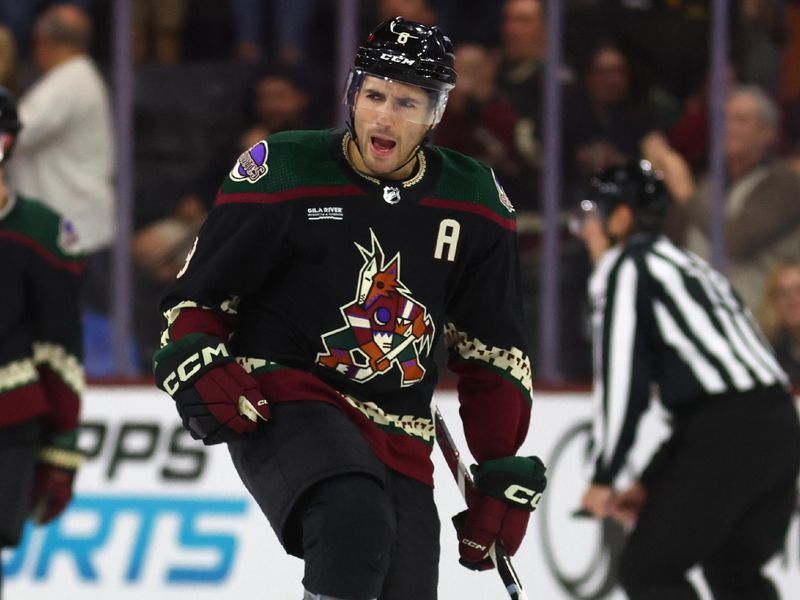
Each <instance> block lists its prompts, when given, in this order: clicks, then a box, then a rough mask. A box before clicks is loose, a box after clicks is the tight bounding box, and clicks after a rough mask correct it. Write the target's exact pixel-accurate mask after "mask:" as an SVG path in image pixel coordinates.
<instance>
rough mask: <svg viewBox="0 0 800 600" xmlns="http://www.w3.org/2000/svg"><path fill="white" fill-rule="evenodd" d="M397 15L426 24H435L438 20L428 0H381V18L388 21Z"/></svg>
mask: <svg viewBox="0 0 800 600" xmlns="http://www.w3.org/2000/svg"><path fill="white" fill-rule="evenodd" d="M397 16H400V17H404V18H406V19H408V20H409V21H416V22H418V23H423V24H425V25H435V24H436V21H437V19H436V13H435V12H434V10H433V9H432V8H431V6H430V5H429V4H428V1H427V0H381V2H380V7H379V17H380V20H381V21H388V20H389V19H391V18H393V17H397Z"/></svg>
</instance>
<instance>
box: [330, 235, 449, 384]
mask: <svg viewBox="0 0 800 600" xmlns="http://www.w3.org/2000/svg"><path fill="white" fill-rule="evenodd" d="M370 236H371V238H372V250H370V251H367V249H366V248H363V247H362V246H360V245H359V244H356V248H358V250H359V252H361V256H362V257H363V258H364V266H363V267H361V271H360V272H359V274H358V291H357V292H356V298H355V300H353V301H352V302H350V303H349V304H345V305H344V306H341V307H340V308H339V310H340V312H341V313H342V317H344V320H345V323H346V325H345V326H344V327H341V328H340V329H336V330H334V331H331V332H328V333H326V334H323V336H322V343H323V345H324V346H325V352H320V353H319V354H317V363H319V364H320V365H323V366H325V367H329V368H331V369H336V370H337V371H339V372H340V373H343V374H345V375H347V376H348V377H349V378H351V379H353V380H355V381H358V382H364V381H369V380H370V379H372V378H373V377H375V376H376V375H383V374H386V373H387V372H388V371H389V370H391V368H392V367H393V366H394V365H397V366H398V367H399V368H400V385H401V386H403V387H407V386H410V385H413V384H415V383H417V382H419V381H421V380H422V378H423V377H424V376H425V368H424V367H423V366H422V365H421V364H420V360H419V357H420V353H422V352H424V353H425V356H427V355H429V354H430V352H431V345H432V343H433V336H434V331H435V329H434V325H433V320H432V319H431V317H430V316H429V315H428V311H427V309H426V308H425V307H424V306H422V305H421V304H420V303H419V302H416V301H415V300H414V299H413V298H412V297H411V295H410V294H411V292H410V291H409V290H408V289H407V288H406V287H405V286H404V285H403V283H402V282H401V281H400V254H399V253H398V254H395V256H394V258H392V260H391V261H389V262H388V263H387V262H386V260H385V258H384V254H383V249H382V248H381V245H380V243H379V242H378V239H377V238H376V237H375V233H374V232H373V231H372V230H371V229H370Z"/></svg>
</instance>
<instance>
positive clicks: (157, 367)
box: [153, 333, 270, 445]
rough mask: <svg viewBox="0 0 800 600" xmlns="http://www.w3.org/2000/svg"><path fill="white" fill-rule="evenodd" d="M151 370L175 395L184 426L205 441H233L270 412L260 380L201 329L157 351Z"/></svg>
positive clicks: (173, 395) (209, 442) (170, 393)
mask: <svg viewBox="0 0 800 600" xmlns="http://www.w3.org/2000/svg"><path fill="white" fill-rule="evenodd" d="M153 371H154V373H155V377H156V383H157V384H158V387H160V388H161V389H163V390H164V391H165V392H167V393H168V394H169V395H170V396H172V399H173V400H175V407H176V408H177V409H178V414H179V415H180V416H181V420H182V421H183V426H184V427H185V428H186V429H187V430H189V433H190V434H191V435H192V437H193V438H194V439H196V440H203V443H204V444H206V445H211V444H219V443H221V442H229V441H232V440H234V439H236V438H237V437H238V436H239V435H241V434H244V433H250V432H252V431H254V430H255V428H256V421H257V420H258V419H259V418H261V419H264V420H267V419H269V417H270V409H269V405H268V404H267V401H266V400H265V399H264V395H263V394H262V393H261V390H259V388H258V382H257V381H256V380H255V379H253V377H251V376H250V375H249V374H248V373H247V372H246V371H245V370H244V369H243V368H242V367H241V366H239V365H238V364H237V363H236V362H235V361H234V360H233V358H232V357H231V356H230V354H229V352H228V349H227V347H226V346H225V343H224V342H223V341H222V340H221V339H220V338H217V337H214V336H211V335H206V334H199V333H198V334H191V335H188V336H186V337H185V338H182V339H180V340H178V341H176V342H172V343H170V344H168V345H167V346H165V347H164V348H162V349H161V350H159V351H158V352H156V355H155V356H154V358H153Z"/></svg>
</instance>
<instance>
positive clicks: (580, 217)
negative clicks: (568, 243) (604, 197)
mask: <svg viewBox="0 0 800 600" xmlns="http://www.w3.org/2000/svg"><path fill="white" fill-rule="evenodd" d="M604 218H605V216H604V215H603V212H602V211H601V210H600V207H599V206H598V205H597V203H596V202H592V201H591V200H581V201H580V204H578V206H576V207H575V208H574V209H573V210H572V213H571V214H570V216H569V231H570V233H571V234H572V235H574V236H576V237H579V236H580V235H581V232H582V231H583V226H584V224H585V223H586V221H589V220H592V219H596V220H598V221H602V220H603V219H604Z"/></svg>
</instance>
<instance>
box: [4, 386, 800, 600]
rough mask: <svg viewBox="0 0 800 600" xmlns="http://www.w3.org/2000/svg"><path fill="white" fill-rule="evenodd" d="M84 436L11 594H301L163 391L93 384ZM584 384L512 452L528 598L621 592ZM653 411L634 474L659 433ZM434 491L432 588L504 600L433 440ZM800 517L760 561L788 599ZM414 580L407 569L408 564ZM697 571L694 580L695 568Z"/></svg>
mask: <svg viewBox="0 0 800 600" xmlns="http://www.w3.org/2000/svg"><path fill="white" fill-rule="evenodd" d="M435 401H436V402H437V403H438V405H439V407H440V408H441V410H442V412H443V413H444V416H445V418H446V420H447V421H448V423H449V425H450V428H451V430H452V432H453V436H454V438H455V441H456V443H457V444H458V445H459V446H460V447H461V449H462V451H463V452H465V453H466V452H467V448H466V444H465V442H464V437H463V433H462V431H461V427H460V421H459V419H458V403H457V400H456V397H455V394H454V393H453V392H449V391H442V392H439V393H437V395H436V397H435ZM83 415H84V416H83V429H82V432H81V438H80V444H81V447H82V448H83V449H84V450H85V451H86V452H87V454H88V457H89V458H88V460H87V463H86V464H85V466H84V467H83V469H82V470H81V472H80V474H79V477H78V480H77V486H76V498H75V500H74V502H73V503H72V505H71V506H70V508H69V509H68V510H67V511H66V513H65V514H64V515H63V517H62V518H60V519H59V520H57V521H55V522H54V523H52V524H51V525H49V526H46V527H41V528H34V527H31V526H28V527H27V528H26V531H25V536H24V539H23V541H22V543H21V544H20V546H19V547H18V548H17V549H15V550H13V551H10V550H7V551H5V552H4V555H3V562H4V565H5V588H6V589H5V595H4V598H7V600H34V599H36V600H39V599H41V598H63V599H67V600H70V599H73V598H75V599H80V600H93V599H98V600H100V599H102V600H107V599H109V598H113V599H114V600H128V599H131V600H132V599H134V598H136V599H137V600H141V599H142V598H152V599H154V600H155V599H158V600H179V599H186V600H189V599H191V600H204V599H209V600H210V599H212V598H213V599H214V600H219V599H220V598H248V599H253V600H255V599H258V600H299V599H300V598H301V597H302V587H301V583H300V582H301V578H302V563H301V561H299V560H298V559H295V558H292V557H288V556H286V555H285V554H284V553H283V551H282V549H281V548H280V547H279V546H278V544H277V542H276V541H275V539H274V535H273V533H272V531H271V530H270V529H269V525H268V524H267V521H266V519H265V518H264V517H263V515H261V513H260V511H259V509H258V507H257V506H256V505H255V504H254V502H252V501H251V499H250V497H249V495H248V494H247V492H246V490H245V489H244V487H243V486H242V484H241V482H240V481H239V479H238V477H237V475H236V473H235V471H234V470H233V467H232V466H231V464H230V459H229V457H228V453H227V450H226V449H225V448H224V447H212V448H205V447H203V446H202V445H201V444H199V443H197V442H195V441H193V440H192V439H191V438H190V437H189V436H188V434H186V433H185V432H184V431H183V429H182V428H181V426H180V422H179V420H178V418H177V415H176V413H175V411H174V409H173V407H172V403H171V401H170V400H169V398H168V397H166V396H165V395H164V394H162V393H161V392H159V391H157V390H155V389H152V388H149V387H97V386H95V387H91V388H90V389H89V391H88V393H87V394H86V397H85V401H84V413H83ZM589 418H590V403H589V396H588V394H586V393H558V392H552V393H550V392H549V393H539V394H537V396H536V403H535V405H534V411H533V417H532V421H531V431H530V434H529V436H528V440H527V442H526V444H525V445H524V446H523V448H522V450H521V453H525V454H537V455H539V456H541V457H542V458H543V459H544V461H545V464H547V465H548V468H549V469H548V474H549V479H550V483H549V486H548V490H547V493H546V494H545V497H544V499H543V501H542V503H541V504H540V508H539V510H537V511H536V512H535V513H534V515H533V519H532V524H531V529H530V531H529V534H528V536H527V538H526V540H525V542H524V543H523V546H522V548H521V549H520V551H519V552H518V554H517V555H516V556H515V557H514V563H515V566H516V569H517V571H518V573H519V576H520V578H521V579H522V582H523V584H524V585H525V586H526V588H527V590H528V592H529V596H530V597H531V598H542V599H546V600H560V599H567V598H579V599H583V600H590V599H595V598H598V599H599V598H609V599H612V600H617V599H621V598H623V595H622V593H621V592H620V591H619V590H618V589H617V588H616V587H615V582H614V578H613V569H614V564H615V560H616V556H617V553H618V550H619V547H620V544H621V542H622V539H623V536H624V532H623V531H622V530H621V529H620V528H619V527H616V526H614V525H613V524H610V523H601V522H597V521H593V520H589V519H578V518H575V517H574V516H573V515H572V513H573V511H574V510H575V508H577V506H578V502H579V500H580V496H581V493H582V492H583V489H584V487H585V484H586V481H587V478H588V476H589V471H588V466H587V464H586V452H587V442H588V436H589ZM666 432H667V428H666V426H665V424H664V421H663V415H661V414H660V413H659V412H658V411H651V412H650V413H649V414H648V415H647V417H646V422H645V424H644V428H643V430H642V435H640V439H639V441H638V442H637V447H636V450H635V452H634V453H633V455H632V459H631V465H630V466H629V472H630V473H633V472H635V471H636V470H637V469H638V468H639V466H641V464H642V463H644V462H645V461H646V460H647V457H648V456H649V454H650V452H651V451H652V449H653V448H654V447H655V446H656V445H657V444H658V442H659V441H660V440H661V439H662V438H663V437H664V435H665V434H666ZM434 463H435V468H436V472H435V479H436V497H437V504H438V507H439V514H440V517H441V520H442V535H441V542H442V556H441V561H440V584H439V597H440V598H443V599H449V598H459V599H463V600H470V599H475V600H478V599H480V600H484V599H487V598H498V599H500V598H506V597H507V594H506V592H505V591H504V589H503V587H502V584H501V582H500V578H499V577H498V576H497V575H496V574H495V573H494V572H483V573H474V572H471V571H468V570H466V569H464V568H463V567H461V566H460V565H459V564H458V560H457V549H456V538H455V534H454V531H453V528H452V526H451V524H450V517H451V516H452V515H453V514H455V513H457V512H459V511H461V510H462V509H463V501H462V499H461V497H460V495H459V493H458V491H457V488H456V486H455V484H454V482H453V481H452V480H451V475H450V472H449V471H448V469H447V467H446V465H445V463H444V461H443V459H442V458H441V455H440V454H439V452H438V450H436V449H435V450H434ZM799 523H800V519H798V518H797V515H796V516H795V518H794V520H793V522H792V525H791V528H790V531H789V534H788V536H787V543H786V548H785V550H784V552H783V554H781V555H780V556H778V557H776V558H775V559H774V560H773V561H772V562H771V563H770V564H769V565H768V570H769V572H770V573H771V574H773V575H774V576H775V578H776V580H777V582H778V584H779V586H780V589H781V591H782V594H783V597H784V598H800V526H799ZM408 576H409V577H413V576H414V574H413V573H409V574H408ZM692 578H693V580H694V581H696V582H697V583H698V586H699V588H700V589H701V593H702V594H705V591H703V588H702V581H700V578H699V574H697V573H693V575H692Z"/></svg>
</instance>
